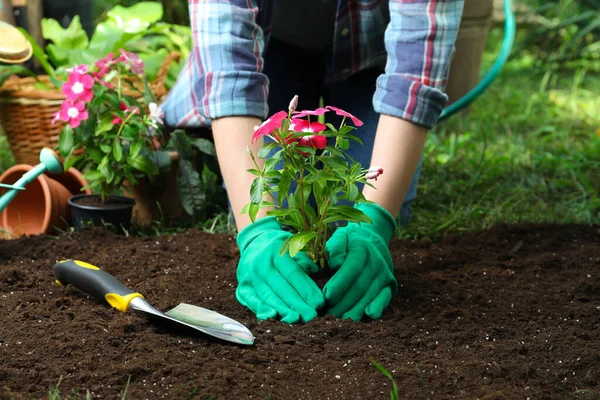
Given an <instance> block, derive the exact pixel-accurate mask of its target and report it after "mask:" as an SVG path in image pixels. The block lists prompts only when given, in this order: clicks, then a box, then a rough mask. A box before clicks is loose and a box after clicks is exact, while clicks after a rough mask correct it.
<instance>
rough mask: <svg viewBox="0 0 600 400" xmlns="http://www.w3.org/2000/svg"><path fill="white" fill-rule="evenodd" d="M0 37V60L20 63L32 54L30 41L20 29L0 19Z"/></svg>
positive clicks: (8, 62)
mask: <svg viewBox="0 0 600 400" xmlns="http://www.w3.org/2000/svg"><path fill="white" fill-rule="evenodd" d="M0 1H2V0H0ZM0 38H2V40H0V62H3V63H7V64H20V63H24V62H26V61H27V60H29V59H30V58H31V55H32V54H33V48H32V46H31V43H30V42H29V40H27V38H26V37H25V35H23V34H22V33H21V31H19V30H18V29H17V28H15V27H14V26H12V25H11V24H8V23H6V22H3V21H0Z"/></svg>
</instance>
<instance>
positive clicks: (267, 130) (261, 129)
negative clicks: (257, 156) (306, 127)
mask: <svg viewBox="0 0 600 400" xmlns="http://www.w3.org/2000/svg"><path fill="white" fill-rule="evenodd" d="M287 115H288V113H287V112H285V111H283V110H282V111H279V112H278V113H276V114H273V115H271V117H269V119H267V120H266V121H265V122H263V123H262V124H261V125H260V126H258V127H256V128H255V129H254V135H252V143H254V142H255V141H256V139H258V138H259V137H261V136H265V135H270V134H271V133H273V131H274V130H275V129H277V128H281V123H282V122H283V120H284V119H286V117H287Z"/></svg>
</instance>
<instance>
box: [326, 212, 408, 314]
mask: <svg viewBox="0 0 600 400" xmlns="http://www.w3.org/2000/svg"><path fill="white" fill-rule="evenodd" d="M355 208H357V209H359V210H361V211H362V212H364V213H365V214H366V215H367V216H368V217H369V218H371V220H372V221H373V223H372V224H368V223H361V224H356V223H348V225H346V226H344V227H342V228H338V229H337V230H336V231H335V232H334V233H333V235H332V236H331V238H330V239H329V240H328V241H327V243H326V246H325V250H326V252H327V255H328V264H329V267H330V268H333V269H335V270H337V271H336V272H335V274H334V275H333V277H332V278H331V279H330V280H329V282H327V284H326V285H325V287H324V288H323V293H324V295H325V304H326V306H327V308H328V309H327V312H328V313H329V314H332V315H334V316H336V317H338V318H340V317H341V318H351V319H353V320H354V321H358V320H360V319H362V317H363V315H364V314H366V315H367V316H369V317H370V318H372V319H378V318H381V314H382V313H383V310H385V309H386V308H387V306H388V305H389V303H390V301H391V299H392V295H394V294H396V293H397V291H398V282H397V281H396V278H395V277H394V265H393V262H392V256H391V254H390V251H389V247H388V246H389V243H390V240H391V238H392V236H393V234H394V232H395V230H396V220H395V219H394V218H393V217H392V215H391V214H390V213H389V212H388V211H387V210H385V209H384V208H382V207H380V206H378V205H377V204H374V203H359V204H357V205H355Z"/></svg>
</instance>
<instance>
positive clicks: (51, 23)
mask: <svg viewBox="0 0 600 400" xmlns="http://www.w3.org/2000/svg"><path fill="white" fill-rule="evenodd" d="M41 25H42V36H43V37H44V39H47V40H51V41H52V42H53V43H49V44H48V45H47V46H46V51H47V52H48V56H49V57H50V59H51V60H52V62H53V64H54V65H55V66H57V67H59V66H63V65H69V64H70V63H69V58H70V53H71V51H73V50H80V51H82V50H85V49H87V47H88V44H89V40H88V37H87V34H86V33H85V31H84V30H83V27H82V26H81V22H80V20H79V16H78V15H75V16H74V17H73V19H72V20H71V24H70V25H69V26H68V28H66V29H64V28H63V27H62V26H61V25H60V23H59V22H58V21H56V20H54V19H49V18H43V19H42V23H41ZM92 63H93V61H92ZM73 64H81V63H79V62H78V63H73ZM86 64H90V63H88V62H86Z"/></svg>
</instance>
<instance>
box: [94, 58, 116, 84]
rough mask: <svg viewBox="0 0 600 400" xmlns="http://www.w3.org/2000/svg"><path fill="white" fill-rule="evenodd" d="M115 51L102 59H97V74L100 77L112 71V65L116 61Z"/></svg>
mask: <svg viewBox="0 0 600 400" xmlns="http://www.w3.org/2000/svg"><path fill="white" fill-rule="evenodd" d="M114 58H115V53H113V52H110V53H108V54H107V55H106V57H104V58H103V59H101V60H98V61H96V67H98V72H96V74H94V75H96V76H97V77H98V78H102V77H103V76H104V75H106V74H107V73H108V71H110V67H111V66H112V65H113V64H114V63H115V60H114Z"/></svg>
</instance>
